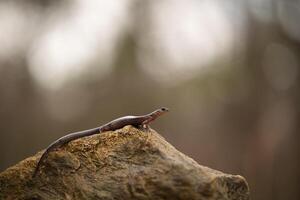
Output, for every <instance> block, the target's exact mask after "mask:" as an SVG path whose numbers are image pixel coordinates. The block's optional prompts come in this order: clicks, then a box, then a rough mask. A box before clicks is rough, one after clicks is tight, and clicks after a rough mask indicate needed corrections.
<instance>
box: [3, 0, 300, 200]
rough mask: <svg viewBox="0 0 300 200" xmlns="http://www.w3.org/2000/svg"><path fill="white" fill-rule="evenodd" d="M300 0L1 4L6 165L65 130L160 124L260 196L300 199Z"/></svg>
mask: <svg viewBox="0 0 300 200" xmlns="http://www.w3.org/2000/svg"><path fill="white" fill-rule="evenodd" d="M299 18H300V2H299V1H296V0H286V1H284V0H251V1H237V0H227V1H221V0H185V1H183V0H173V1H170V0H162V1H150V0H144V1H138V0H119V1H101V0H100V1H99V0H89V1H80V0H72V1H70V0H61V1H55V0H51V1H50V0H26V1H17V0H10V1H3V0H2V1H0V131H1V134H0V170H1V171H3V170H5V169H6V168H7V167H9V166H11V165H14V164H15V163H17V162H18V161H20V160H22V159H24V158H26V157H28V156H31V155H34V154H35V153H36V152H37V151H40V150H41V149H43V148H45V147H46V146H47V145H48V144H50V143H51V142H52V141H54V140H55V139H57V138H58V137H60V136H62V135H65V134H67V133H70V132H74V131H78V130H85V129H88V128H93V127H97V126H99V125H102V124H103V123H105V122H108V121H110V120H112V119H114V118H117V117H120V116H124V115H129V114H133V115H138V114H145V113H148V112H150V111H153V110H154V109H156V108H158V107H161V106H166V107H169V108H170V109H171V112H170V113H169V114H168V115H166V116H164V117H162V118H161V119H159V120H158V121H156V122H155V123H153V125H152V128H154V129H156V130H157V131H158V132H159V133H160V134H162V135H163V136H164V137H165V138H166V139H167V140H168V141H169V142H170V143H171V144H173V145H174V146H175V147H176V148H177V149H179V150H180V151H182V152H184V153H185V154H187V155H189V156H190V157H192V158H194V159H195V160H196V161H197V162H198V163H200V164H202V165H205V166H209V167H211V168H214V169H218V170H221V171H224V172H227V173H232V174H240V175H242V176H244V177H245V178H246V179H247V181H248V183H249V185H250V189H251V196H252V199H255V200H266V199H273V200H276V199H289V200H293V199H300V156H299V153H300V146H299V141H300V136H299V130H300V123H299V122H300V121H299V120H300V112H299V111H300V105H299V103H300V99H299V98H300V93H299V88H300V87H299V86H300V77H299V70H300V69H299V62H300V21H299Z"/></svg>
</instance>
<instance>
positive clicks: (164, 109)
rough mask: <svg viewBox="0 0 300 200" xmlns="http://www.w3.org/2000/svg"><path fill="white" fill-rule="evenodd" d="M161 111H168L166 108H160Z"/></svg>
mask: <svg viewBox="0 0 300 200" xmlns="http://www.w3.org/2000/svg"><path fill="white" fill-rule="evenodd" d="M161 110H162V111H168V110H169V109H168V108H165V107H162V108H161Z"/></svg>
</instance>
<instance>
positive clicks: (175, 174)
mask: <svg viewBox="0 0 300 200" xmlns="http://www.w3.org/2000/svg"><path fill="white" fill-rule="evenodd" d="M41 154H42V152H39V153H38V154H36V155H35V156H33V157H30V158H27V159H25V160H23V161H21V162H20V163H18V164H16V165H15V166H13V167H10V168H8V169H7V170H5V171H4V172H2V173H1V174H0V199H105V200H106V199H107V200H109V199H158V200H159V199H189V200H193V199H200V200H207V199H209V200H213V199H224V200H226V199H239V200H244V199H249V188H248V184H247V182H246V180H245V179H244V178H243V177H241V176H239V175H229V174H224V173H222V172H220V171H216V170H213V169H210V168H207V167H204V166H201V165H199V164H198V163H196V162H195V161H194V160H193V159H191V158H189V157H188V156H186V155H184V154H182V153H181V152H179V151H178V150H176V149H175V148H174V147H173V146H172V145H170V144H169V143H168V142H166V141H165V139H164V138H163V137H161V136H160V135H159V134H157V133H156V132H155V131H154V130H152V129H150V130H149V131H141V130H138V129H136V128H134V127H132V126H126V127H124V128H122V129H119V130H116V131H109V132H105V133H102V134H99V135H94V136H90V137H85V138H82V139H78V140H75V141H72V142H70V143H69V144H67V145H65V146H63V147H61V148H59V149H58V150H57V151H54V152H52V153H50V155H49V157H48V158H47V159H46V160H45V162H44V163H43V167H42V168H41V170H40V171H39V173H38V175H37V176H36V177H35V178H32V173H33V171H34V168H35V166H36V163H37V161H38V159H39V158H40V156H41Z"/></svg>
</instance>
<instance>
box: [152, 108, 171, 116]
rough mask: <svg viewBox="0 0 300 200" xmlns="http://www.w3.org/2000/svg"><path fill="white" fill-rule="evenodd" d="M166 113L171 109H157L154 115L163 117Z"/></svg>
mask: <svg viewBox="0 0 300 200" xmlns="http://www.w3.org/2000/svg"><path fill="white" fill-rule="evenodd" d="M166 112H169V108H166V107H161V108H160V109H157V110H156V111H154V112H153V113H155V114H154V115H156V116H160V115H162V114H164V113H166Z"/></svg>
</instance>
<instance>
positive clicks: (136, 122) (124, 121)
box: [33, 107, 169, 177]
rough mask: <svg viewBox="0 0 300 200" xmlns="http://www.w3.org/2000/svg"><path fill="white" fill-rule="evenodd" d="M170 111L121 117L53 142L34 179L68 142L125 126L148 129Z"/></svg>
mask: <svg viewBox="0 0 300 200" xmlns="http://www.w3.org/2000/svg"><path fill="white" fill-rule="evenodd" d="M168 111H169V109H168V108H166V107H162V108H160V109H157V110H155V111H153V112H151V113H149V114H146V115H139V116H125V117H120V118H117V119H115V120H112V121H110V122H108V123H106V124H104V125H102V126H100V127H97V128H92V129H88V130H84V131H79V132H74V133H70V134H67V135H65V136H63V137H60V138H58V139H57V140H55V141H54V142H52V143H51V144H50V145H49V146H48V147H47V148H46V150H45V151H44V152H43V154H42V156H41V157H40V159H39V161H38V163H37V165H36V167H35V170H34V173H33V177H35V176H36V175H37V173H38V171H39V169H40V167H41V165H42V163H43V162H44V160H45V159H46V158H47V157H48V155H49V153H50V152H51V151H53V150H55V149H57V148H59V147H61V146H63V145H65V144H67V143H68V142H70V141H72V140H76V139H79V138H82V137H86V136H90V135H94V134H99V133H103V132H106V131H114V130H117V129H120V128H123V127H124V126H127V125H132V126H135V127H137V128H141V127H142V128H148V124H149V123H150V122H152V121H154V120H155V119H156V118H157V117H159V116H161V115H162V114H164V113H166V112H168Z"/></svg>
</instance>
